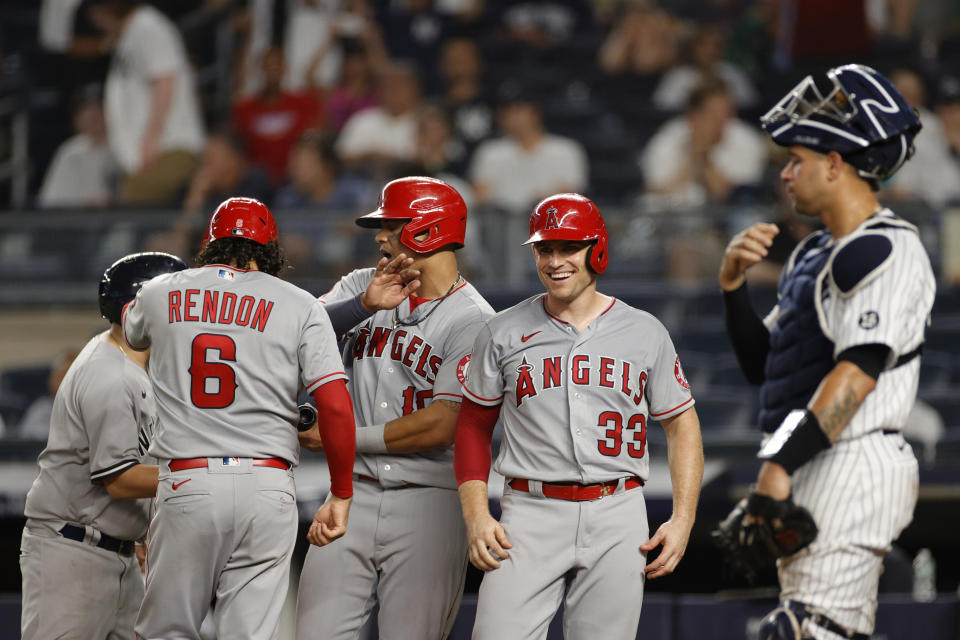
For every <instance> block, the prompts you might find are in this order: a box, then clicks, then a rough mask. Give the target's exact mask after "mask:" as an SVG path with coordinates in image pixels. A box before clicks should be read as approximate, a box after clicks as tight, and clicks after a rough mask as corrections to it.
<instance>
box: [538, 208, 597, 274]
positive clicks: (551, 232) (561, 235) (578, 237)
mask: <svg viewBox="0 0 960 640" xmlns="http://www.w3.org/2000/svg"><path fill="white" fill-rule="evenodd" d="M544 240H575V241H587V242H594V243H595V244H594V246H592V247H590V251H589V252H588V253H587V264H588V265H589V266H590V268H591V269H593V270H594V271H595V272H597V273H603V272H604V271H606V270H607V263H608V262H609V255H608V254H607V242H608V238H607V225H606V224H605V223H604V221H603V216H601V215H600V210H599V209H597V205H595V204H594V203H593V200H591V199H590V198H587V197H585V196H582V195H580V194H579V193H560V194H557V195H555V196H550V197H549V198H546V199H544V200H543V201H541V202H540V204H538V205H537V206H536V208H534V210H533V215H531V216H530V237H529V238H528V239H527V241H526V242H524V243H523V244H531V243H533V242H541V241H544Z"/></svg>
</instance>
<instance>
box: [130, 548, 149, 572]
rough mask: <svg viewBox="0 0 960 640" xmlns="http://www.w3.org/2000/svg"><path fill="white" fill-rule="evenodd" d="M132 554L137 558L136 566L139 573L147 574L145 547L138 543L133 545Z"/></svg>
mask: <svg viewBox="0 0 960 640" xmlns="http://www.w3.org/2000/svg"><path fill="white" fill-rule="evenodd" d="M133 553H134V555H135V556H137V564H139V565H140V573H146V572H147V545H146V544H140V543H139V542H138V543H137V544H135V545H133Z"/></svg>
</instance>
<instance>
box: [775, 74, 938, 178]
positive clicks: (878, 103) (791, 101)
mask: <svg viewBox="0 0 960 640" xmlns="http://www.w3.org/2000/svg"><path fill="white" fill-rule="evenodd" d="M821 80H822V82H821V84H820V85H818V84H817V81H816V80H814V78H813V76H807V77H806V78H804V79H803V80H802V81H800V83H799V84H798V85H797V86H796V87H794V88H793V89H792V90H791V91H790V92H789V93H787V95H785V96H784V97H783V98H781V99H780V102H778V103H777V104H776V105H775V106H774V107H773V108H772V109H770V111H768V112H767V113H766V114H765V115H764V116H763V117H762V118H760V126H761V127H763V129H764V131H766V132H767V133H769V134H770V136H771V137H772V138H773V141H774V142H776V143H777V144H778V145H781V146H789V145H794V144H798V145H802V146H804V147H809V148H811V149H813V150H814V151H819V152H820V153H828V152H830V151H836V152H837V153H839V154H840V155H841V156H842V157H843V159H844V160H845V161H846V162H849V163H850V164H851V165H853V166H854V167H856V168H857V171H858V173H859V174H860V176H861V177H862V178H864V179H866V180H871V181H877V180H885V179H886V178H889V177H890V176H892V175H893V174H894V173H896V172H897V170H898V169H899V168H900V167H901V166H902V165H903V163H904V162H906V161H907V159H909V158H910V156H912V155H913V151H914V147H913V139H914V137H915V136H916V135H917V132H918V131H920V118H918V117H917V114H916V112H915V111H914V110H913V108H912V107H911V106H910V105H909V104H907V101H906V100H904V98H903V96H902V95H900V92H899V91H897V89H896V88H895V87H894V86H893V85H892V84H891V83H890V81H889V80H887V78H885V77H884V76H883V75H881V74H880V73H878V72H877V71H875V70H874V69H871V68H870V67H867V66H864V65H861V64H847V65H843V66H841V67H836V68H834V69H830V70H829V71H827V75H826V78H825V79H821Z"/></svg>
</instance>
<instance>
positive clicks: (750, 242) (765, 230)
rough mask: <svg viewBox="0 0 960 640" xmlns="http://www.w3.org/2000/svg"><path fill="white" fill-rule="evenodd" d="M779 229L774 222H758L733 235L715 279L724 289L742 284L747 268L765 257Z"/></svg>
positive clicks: (732, 288)
mask: <svg viewBox="0 0 960 640" xmlns="http://www.w3.org/2000/svg"><path fill="white" fill-rule="evenodd" d="M778 233H780V229H779V228H778V227H777V225H775V224H770V223H768V222H758V223H756V224H755V225H753V226H751V227H748V228H746V229H744V230H743V231H741V232H740V233H738V234H737V235H735V236H733V238H731V239H730V242H729V243H728V244H727V249H726V252H725V253H724V254H723V262H722V263H721V264H720V273H719V275H718V276H717V280H718V281H719V282H720V287H721V288H722V289H723V290H724V291H733V290H734V289H736V288H738V287H739V286H740V285H741V284H743V280H744V273H745V272H746V270H747V269H749V268H750V267H752V266H753V265H755V264H757V263H758V262H760V261H761V260H763V259H764V258H766V257H767V253H768V251H769V249H770V246H771V245H772V244H773V238H774V236H776V235H777V234H778Z"/></svg>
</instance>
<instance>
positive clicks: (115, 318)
mask: <svg viewBox="0 0 960 640" xmlns="http://www.w3.org/2000/svg"><path fill="white" fill-rule="evenodd" d="M186 268H187V263H185V262H184V261H183V260H181V259H180V258H178V257H177V256H174V255H170V254H169V253H161V252H159V251H155V252H146V253H134V254H131V255H129V256H126V257H124V258H120V259H119V260H117V261H116V262H114V263H113V264H112V265H110V267H109V268H108V269H107V270H106V271H104V272H103V277H101V278H100V315H102V316H103V317H104V318H106V319H107V320H109V321H110V322H115V323H117V324H120V314H121V313H122V312H123V305H125V304H127V303H128V302H130V301H131V300H133V299H134V298H135V297H136V295H137V292H138V291H140V287H141V286H142V285H143V283H144V282H146V281H148V280H150V279H152V278H154V277H156V276H159V275H160V274H163V273H172V272H174V271H182V270H183V269H186Z"/></svg>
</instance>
